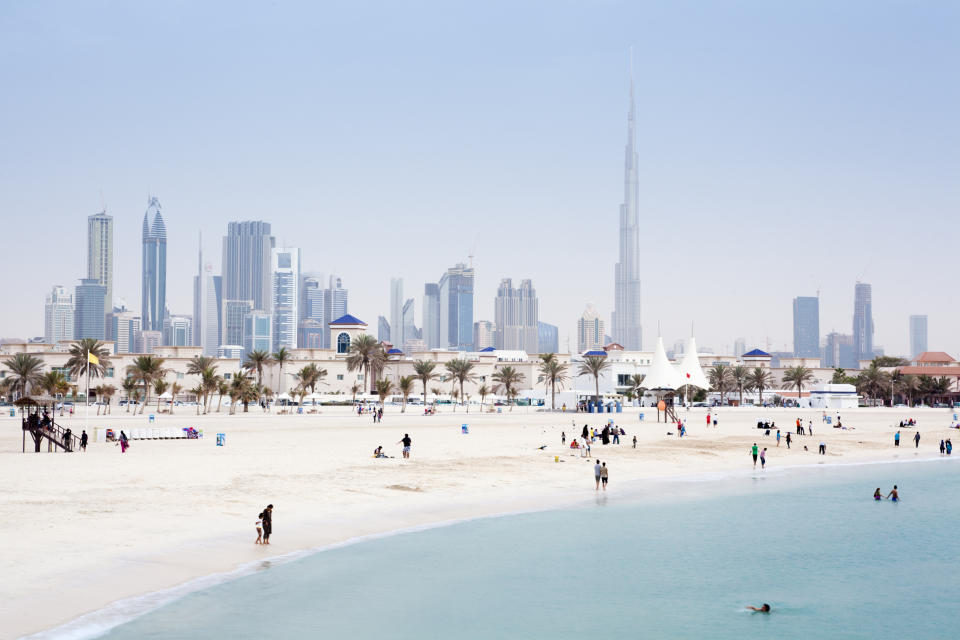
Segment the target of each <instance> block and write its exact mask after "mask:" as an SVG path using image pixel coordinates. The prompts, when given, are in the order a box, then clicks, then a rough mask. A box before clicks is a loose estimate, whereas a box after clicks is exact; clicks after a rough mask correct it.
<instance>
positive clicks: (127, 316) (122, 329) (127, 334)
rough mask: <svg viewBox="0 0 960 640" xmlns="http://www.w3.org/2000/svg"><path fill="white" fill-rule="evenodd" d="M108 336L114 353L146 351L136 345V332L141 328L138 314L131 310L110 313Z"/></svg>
mask: <svg viewBox="0 0 960 640" xmlns="http://www.w3.org/2000/svg"><path fill="white" fill-rule="evenodd" d="M107 317H108V318H109V321H110V336H111V337H112V339H113V352H114V353H118V354H119V353H147V352H146V351H140V348H139V347H138V346H137V334H139V333H140V332H141V331H142V330H143V323H142V322H141V320H140V316H138V315H137V314H135V313H134V312H132V311H120V312H114V313H110V314H108V316H107Z"/></svg>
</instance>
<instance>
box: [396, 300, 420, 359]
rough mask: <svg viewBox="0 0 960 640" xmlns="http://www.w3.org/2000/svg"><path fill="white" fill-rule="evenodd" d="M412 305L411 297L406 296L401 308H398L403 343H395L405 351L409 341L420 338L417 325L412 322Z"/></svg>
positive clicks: (407, 348) (407, 349)
mask: <svg viewBox="0 0 960 640" xmlns="http://www.w3.org/2000/svg"><path fill="white" fill-rule="evenodd" d="M413 307H414V301H413V298H407V301H406V302H404V303H403V308H402V309H401V310H400V319H401V320H400V323H401V326H402V327H403V343H402V344H398V345H395V346H398V347H400V348H401V349H403V350H404V351H407V352H409V351H410V349H409V346H408V345H409V344H410V341H411V340H417V339H419V338H420V335H419V332H418V331H417V325H416V324H415V323H414V317H413Z"/></svg>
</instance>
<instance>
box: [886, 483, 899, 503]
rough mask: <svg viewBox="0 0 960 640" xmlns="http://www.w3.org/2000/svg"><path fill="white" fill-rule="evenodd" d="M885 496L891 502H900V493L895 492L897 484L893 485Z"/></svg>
mask: <svg viewBox="0 0 960 640" xmlns="http://www.w3.org/2000/svg"><path fill="white" fill-rule="evenodd" d="M887 497H888V498H890V500H892V501H893V502H900V494H899V493H897V485H893V491H891V492H890V493H888V494H887Z"/></svg>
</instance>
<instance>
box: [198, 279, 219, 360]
mask: <svg viewBox="0 0 960 640" xmlns="http://www.w3.org/2000/svg"><path fill="white" fill-rule="evenodd" d="M222 296H223V280H222V278H221V277H220V276H215V275H213V265H210V264H205V265H203V276H202V278H201V287H200V316H201V321H200V327H199V329H198V330H199V331H200V345H199V346H201V347H203V355H205V356H209V357H214V356H216V355H217V349H218V348H219V347H220V335H221V330H222V329H221V321H222V317H221V313H222V312H223V306H222V305H223V298H222Z"/></svg>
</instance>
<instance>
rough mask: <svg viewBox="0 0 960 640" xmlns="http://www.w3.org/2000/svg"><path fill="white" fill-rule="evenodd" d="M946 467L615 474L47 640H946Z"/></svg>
mask: <svg viewBox="0 0 960 640" xmlns="http://www.w3.org/2000/svg"><path fill="white" fill-rule="evenodd" d="M954 462H955V461H953V460H948V459H938V460H932V461H926V462H911V463H886V464H864V465H859V466H823V467H815V468H797V469H785V470H777V469H771V468H768V469H767V470H766V471H762V472H761V471H756V472H753V471H749V472H745V473H743V474H733V475H701V476H693V477H690V478H686V479H682V480H672V481H661V482H642V483H633V484H630V485H620V486H618V485H617V484H616V482H615V479H616V476H615V474H613V475H612V483H611V485H610V489H609V490H608V491H607V492H606V493H603V492H600V493H599V494H596V492H593V487H592V486H589V487H588V490H587V492H589V494H590V495H588V497H587V498H586V499H581V498H580V497H579V496H577V497H571V504H570V506H569V507H566V508H562V509H557V510H550V511H539V512H528V513H519V514H512V515H503V516H498V517H488V518H481V519H476V520H470V521H464V522H458V523H452V524H449V525H446V526H442V527H435V528H427V529H423V530H417V531H407V532H399V533H397V534H396V535H388V536H383V537H378V538H374V539H368V540H363V541H359V542H357V543H355V544H349V545H343V546H339V547H336V548H331V549H327V550H322V551H318V552H315V553H310V554H306V555H304V556H303V557H299V558H298V559H296V560H293V561H289V562H277V563H272V562H264V563H262V564H261V565H258V566H256V567H254V568H253V570H252V571H249V572H247V574H246V575H242V576H241V577H236V578H232V579H226V580H224V581H222V582H220V583H218V584H214V585H212V586H209V587H207V588H203V589H200V590H196V591H187V592H185V593H182V594H180V595H179V596H177V597H176V598H174V599H172V600H170V599H169V598H167V600H170V601H168V602H166V604H163V605H161V606H159V607H158V606H156V602H157V600H156V599H153V600H150V599H146V600H144V605H143V612H142V613H136V612H135V611H134V613H131V609H130V608H129V607H127V608H126V609H125V611H126V613H125V614H124V615H123V616H121V617H120V618H116V619H114V620H112V621H110V620H108V619H106V618H104V617H103V616H101V617H100V618H96V616H94V617H93V618H89V617H88V618H87V619H86V622H84V620H81V621H78V622H77V623H76V624H73V626H71V625H67V626H66V627H64V628H62V629H60V630H54V631H52V632H48V634H44V637H58V636H59V637H70V638H80V637H102V638H109V639H110V640H128V639H129V640H134V639H136V640H143V639H161V638H162V639H184V638H197V639H200V638H203V639H206V640H210V639H220V638H223V639H227V638H231V639H233V638H304V639H306V638H311V639H313V638H377V639H378V640H379V639H384V638H411V639H412V638H417V639H422V638H465V639H481V638H482V639H484V640H487V639H491V638H571V639H573V638H576V639H578V640H579V639H582V638H594V639H598V640H607V639H613V638H617V639H619V638H710V639H716V640H723V639H727V638H729V639H733V638H737V639H742V638H778V639H784V638H804V639H809V638H870V639H874V640H881V639H885V638H891V639H894V638H896V639H898V640H900V639H903V638H914V639H915V638H957V637H960V629H958V628H957V623H956V619H957V597H958V589H960V562H958V559H957V557H956V550H957V542H956V536H957V533H958V531H960V510H958V509H957V506H956V502H957V496H960V466H958V465H957V464H953V463H954ZM587 482H588V484H591V485H592V478H587ZM894 484H896V485H898V487H899V492H900V496H901V501H900V502H899V503H894V502H892V501H889V500H883V501H880V502H876V501H875V500H874V499H873V497H872V496H873V492H874V490H875V489H876V488H877V487H879V488H880V490H881V491H882V492H883V494H884V495H886V494H887V493H888V492H889V491H890V489H891V488H892V487H893V485H894ZM274 535H275V536H276V535H283V532H282V528H281V527H278V528H277V531H275V533H274ZM764 603H767V604H769V605H770V607H771V612H770V613H768V614H764V613H753V612H750V611H749V610H747V609H746V607H747V605H753V606H761V605H762V604H764Z"/></svg>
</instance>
